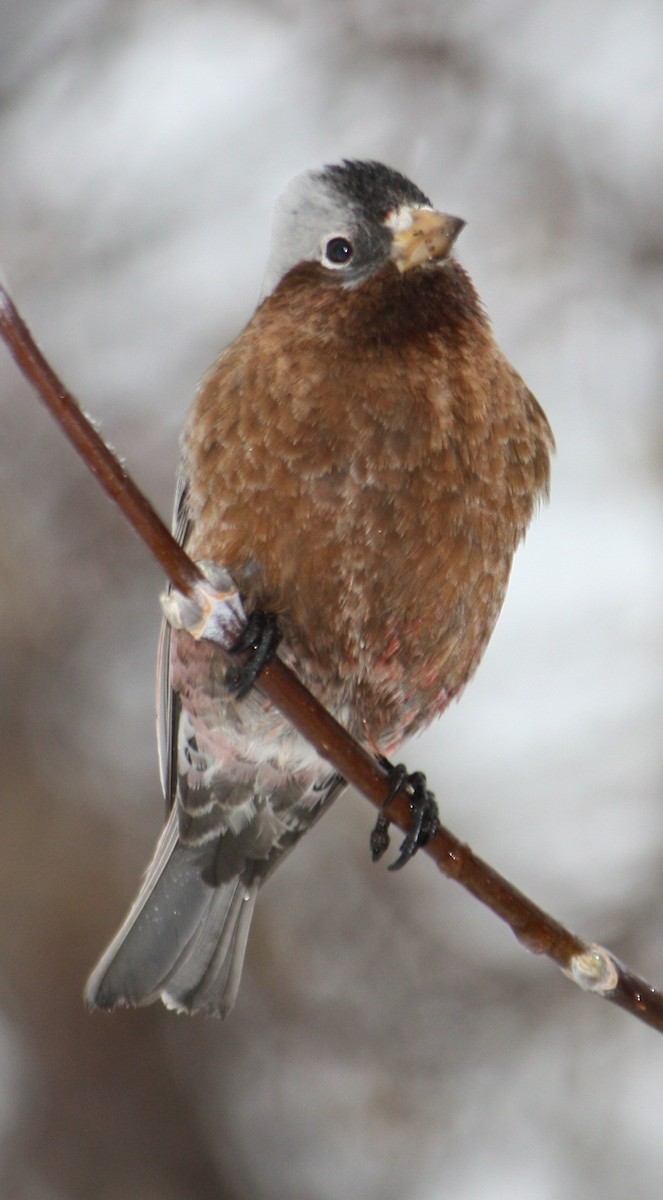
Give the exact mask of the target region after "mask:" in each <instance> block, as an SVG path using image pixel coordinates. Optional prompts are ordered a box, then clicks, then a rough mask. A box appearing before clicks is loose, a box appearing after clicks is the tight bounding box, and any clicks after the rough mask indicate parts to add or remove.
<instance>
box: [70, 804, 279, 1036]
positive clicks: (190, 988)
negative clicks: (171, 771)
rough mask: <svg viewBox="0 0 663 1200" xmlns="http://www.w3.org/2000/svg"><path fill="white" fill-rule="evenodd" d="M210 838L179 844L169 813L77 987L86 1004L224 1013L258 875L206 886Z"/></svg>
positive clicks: (236, 977)
mask: <svg viewBox="0 0 663 1200" xmlns="http://www.w3.org/2000/svg"><path fill="white" fill-rule="evenodd" d="M217 849H218V842H217V840H216V839H215V840H214V841H210V842H206V843H204V844H203V845H200V846H187V845H184V844H183V843H182V842H181V841H180V840H179V836H178V822H177V815H176V813H175V811H173V812H172V813H171V816H170V818H169V821H168V824H167V825H166V827H165V829H164V831H163V833H162V835H161V837H160V839H159V842H158V844H157V848H156V850H155V853H154V857H153V859H152V862H151V863H150V865H149V867H148V869H147V872H146V875H145V879H144V881H143V885H142V887H141V889H140V892H139V894H138V896H137V898H136V900H135V902H134V904H133V906H132V908H131V911H130V912H129V914H128V916H127V918H126V920H125V921H124V923H123V925H122V926H121V928H120V929H119V931H118V933H117V934H116V935H115V937H114V938H113V941H112V942H111V944H110V946H109V947H108V949H107V950H106V952H105V953H104V954H103V956H102V958H101V959H100V961H99V962H98V964H97V966H96V967H95V968H94V970H93V972H92V974H91V975H90V978H89V980H88V982H87V985H86V988H85V1001H86V1004H87V1005H88V1006H89V1007H90V1008H105V1009H112V1008H114V1007H115V1005H117V1004H135V1005H138V1004H151V1003H152V1002H153V1001H155V1000H158V999H161V1000H163V1002H164V1004H165V1005H166V1006H167V1007H168V1008H174V1009H176V1010H178V1011H179V1012H189V1013H194V1012H200V1011H203V1012H209V1013H218V1014H219V1015H221V1016H225V1015H226V1014H227V1013H228V1012H229V1011H230V1009H231V1008H232V1007H233V1004H234V1003H235V1000H236V997H237V990H238V988H239V981H240V976H241V973H242V964H243V961H244V951H245V949H246V941H247V937H248V933H249V927H250V924H251V917H252V915H253V907H254V904H255V898H256V894H257V891H258V885H259V879H257V878H253V877H252V874H251V868H250V866H249V867H247V869H246V871H245V872H244V873H242V874H240V875H238V876H236V877H235V878H234V879H231V880H229V881H228V882H223V883H219V884H217V885H213V884H212V883H211V882H210V880H211V878H212V875H213V867H214V860H215V858H216V853H217Z"/></svg>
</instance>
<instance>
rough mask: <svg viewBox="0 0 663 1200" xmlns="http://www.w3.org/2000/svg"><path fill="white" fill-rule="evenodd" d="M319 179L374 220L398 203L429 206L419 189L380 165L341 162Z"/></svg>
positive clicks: (429, 203) (379, 219)
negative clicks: (328, 183) (327, 181)
mask: <svg viewBox="0 0 663 1200" xmlns="http://www.w3.org/2000/svg"><path fill="white" fill-rule="evenodd" d="M322 177H323V179H325V180H329V182H330V183H331V184H332V185H333V187H334V188H335V190H336V191H337V192H338V193H339V194H340V195H341V196H342V197H343V199H344V200H345V201H350V203H351V204H353V205H357V206H358V207H359V208H361V209H362V210H363V212H364V213H365V214H366V216H368V217H369V218H370V219H371V220H374V221H383V220H384V218H385V217H386V215H387V213H388V212H391V210H392V208H398V207H399V205H401V204H415V205H421V204H426V205H428V207H429V208H430V207H432V205H431V202H430V200H429V199H428V196H425V195H424V193H423V192H422V191H421V189H420V188H418V187H416V185H415V184H414V183H411V181H410V180H409V179H407V178H406V176H405V175H401V173H400V171H395V170H394V169H393V167H385V166H384V164H383V163H379V162H360V161H356V160H352V161H350V160H348V159H344V160H343V162H342V163H339V164H338V165H336V166H327V167H325V168H324V169H323V171H322Z"/></svg>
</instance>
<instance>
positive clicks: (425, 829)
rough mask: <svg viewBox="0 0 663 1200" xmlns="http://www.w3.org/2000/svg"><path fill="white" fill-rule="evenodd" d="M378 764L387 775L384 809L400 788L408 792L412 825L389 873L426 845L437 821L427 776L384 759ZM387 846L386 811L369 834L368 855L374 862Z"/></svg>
mask: <svg viewBox="0 0 663 1200" xmlns="http://www.w3.org/2000/svg"><path fill="white" fill-rule="evenodd" d="M380 763H381V765H382V766H383V767H385V769H386V770H387V771H388V772H389V791H388V792H387V795H386V797H385V800H384V804H383V808H388V807H389V805H390V804H391V802H392V800H393V799H394V797H395V796H396V795H397V794H398V792H400V791H401V789H403V790H405V791H407V792H408V793H409V799H410V813H411V816H412V826H411V828H410V832H409V833H408V834H407V836H406V837H405V839H404V841H403V843H402V845H401V848H400V853H399V855H398V858H397V859H396V862H393V863H392V864H391V866H390V867H389V870H390V871H399V870H400V869H401V867H404V866H405V864H406V863H407V862H409V861H410V859H411V858H412V856H413V854H415V853H416V851H417V850H419V849H420V847H421V846H425V845H426V843H427V842H429V841H430V839H431V838H432V837H435V834H436V833H437V830H438V827H439V824H440V819H439V813H438V809H437V804H436V802H435V797H434V795H433V793H432V792H429V791H428V788H427V787H426V776H425V775H424V774H423V772H421V771H414V772H413V773H412V774H410V773H409V772H408V770H407V767H405V766H403V764H402V763H400V764H399V765H398V766H394V765H393V764H392V763H390V762H389V760H388V759H386V758H381V759H380ZM388 845H389V818H388V817H387V815H386V813H385V812H381V813H379V814H378V819H377V821H376V822H375V828H374V829H373V832H372V833H371V855H372V858H373V862H377V861H378V859H380V858H382V855H383V854H384V852H385V850H386V849H387V847H388Z"/></svg>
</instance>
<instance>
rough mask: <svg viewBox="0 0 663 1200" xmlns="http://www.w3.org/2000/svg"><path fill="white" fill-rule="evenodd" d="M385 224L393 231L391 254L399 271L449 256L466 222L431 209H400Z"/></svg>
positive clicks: (409, 269)
mask: <svg viewBox="0 0 663 1200" xmlns="http://www.w3.org/2000/svg"><path fill="white" fill-rule="evenodd" d="M385 224H386V226H387V228H388V229H390V230H391V231H392V241H391V257H392V259H393V261H394V262H395V263H396V266H397V267H398V269H399V271H402V272H405V271H411V270H412V268H413V267H419V266H421V264H422V263H427V262H439V261H440V260H442V259H444V258H446V257H447V255H448V254H449V251H450V250H451V247H452V246H453V244H454V242H455V241H456V238H457V237H458V234H459V233H460V231H461V229H463V228H464V227H465V221H463V220H461V218H460V217H451V216H449V215H448V213H440V212H434V211H433V210H432V209H430V208H408V207H406V206H404V207H403V208H398V209H396V210H395V211H394V212H392V213H390V214H389V216H388V217H387V219H386V221H385Z"/></svg>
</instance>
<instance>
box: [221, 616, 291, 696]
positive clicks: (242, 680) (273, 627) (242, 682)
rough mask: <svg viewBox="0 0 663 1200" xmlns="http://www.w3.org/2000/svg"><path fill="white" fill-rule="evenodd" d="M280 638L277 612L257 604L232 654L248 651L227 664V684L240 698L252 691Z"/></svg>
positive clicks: (231, 648)
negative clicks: (231, 664) (244, 657)
mask: <svg viewBox="0 0 663 1200" xmlns="http://www.w3.org/2000/svg"><path fill="white" fill-rule="evenodd" d="M280 641H281V630H280V629H279V623H278V618H277V616H276V613H273V612H263V611H262V609H259V608H254V610H253V612H252V613H251V614H250V616H249V619H248V621H247V623H246V625H245V626H244V629H243V630H242V632H241V633H240V635H239V637H238V639H237V641H236V642H235V643H234V644H233V645H232V646H231V647H230V653H231V654H242V653H243V652H244V651H246V650H248V651H249V654H248V656H247V658H246V659H245V660H244V662H243V663H241V664H239V665H233V666H232V667H228V670H227V671H226V687H227V688H228V690H229V691H231V692H234V693H235V695H236V698H237V699H238V700H243V698H244V696H246V695H248V693H249V692H250V691H251V688H252V687H253V685H254V683H255V682H256V680H257V678H258V676H259V674H260V672H261V671H262V669H263V667H265V666H266V665H267V663H268V662H270V661H271V659H272V658H273V657H274V655H275V654H276V651H277V648H278V644H279V642H280Z"/></svg>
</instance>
